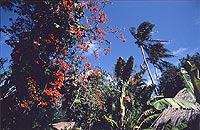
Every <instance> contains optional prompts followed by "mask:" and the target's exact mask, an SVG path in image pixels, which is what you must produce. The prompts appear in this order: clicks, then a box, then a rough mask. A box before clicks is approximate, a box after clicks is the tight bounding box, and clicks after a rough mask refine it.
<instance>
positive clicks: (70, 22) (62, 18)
mask: <svg viewBox="0 0 200 130" xmlns="http://www.w3.org/2000/svg"><path fill="white" fill-rule="evenodd" d="M2 3H3V2H2ZM2 3H1V5H2V6H3V7H6V6H4V5H6V4H2ZM108 3H109V1H108V0H102V1H78V0H62V1H59V0H57V1H50V0H45V1H40V2H38V1H37V2H36V1H33V2H32V1H26V0H24V1H20V2H12V1H8V5H13V7H12V6H9V9H13V10H14V12H15V13H17V15H18V17H17V18H16V20H15V21H14V22H13V23H12V25H11V27H6V26H4V27H3V28H1V31H2V32H4V33H6V34H8V35H9V36H10V38H9V39H8V40H6V44H8V45H10V46H11V47H12V48H13V50H12V53H11V57H12V64H11V71H12V73H11V75H9V76H8V77H7V78H6V79H5V82H4V84H3V85H2V87H1V91H2V92H3V91H4V92H5V93H3V94H2V96H3V97H5V98H2V102H1V105H2V106H3V107H2V111H3V112H4V113H3V114H2V116H1V118H2V122H3V123H2V124H3V125H2V129H22V128H23V129H32V128H35V129H49V128H48V127H49V124H51V123H52V122H53V120H54V119H55V114H56V113H58V112H59V111H60V110H61V109H65V110H66V109H68V107H69V106H71V107H73V103H74V100H75V98H74V95H73V94H75V93H73V92H75V91H76V92H79V90H80V88H79V87H74V86H77V85H82V86H84V84H86V83H87V82H86V81H85V80H86V78H85V77H84V75H86V74H87V71H90V70H92V69H93V67H92V65H91V64H90V63H89V62H88V61H84V60H86V57H85V56H84V55H83V54H84V53H86V52H88V49H89V48H90V46H91V45H92V44H96V45H98V46H100V44H102V47H103V50H104V51H105V53H109V52H110V45H109V44H110V42H108V41H107V40H106V33H107V32H111V33H114V34H116V33H117V32H116V31H114V30H113V29H112V28H109V27H107V26H106V25H105V24H106V22H107V20H108V18H107V16H106V14H105V13H104V12H103V9H104V7H105V5H106V4H108ZM10 20H12V19H10ZM119 38H121V40H122V41H123V42H124V41H125V38H124V36H123V35H122V34H120V35H119ZM94 55H95V57H96V58H98V57H99V55H98V50H94ZM82 63H83V65H84V66H83V67H82V66H81V64H82ZM94 75H96V76H97V77H99V75H100V74H99V73H98V70H96V71H94ZM80 76H82V79H80ZM79 79H80V80H79ZM79 81H80V82H79ZM11 88H12V90H14V91H12V92H13V93H14V94H12V95H11V96H9V97H6V96H5V95H6V94H8V93H9V92H10V90H11ZM6 92H7V93H6ZM70 95H71V96H70ZM71 103H72V104H71ZM98 106H99V108H101V107H102V105H101V102H99V103H98ZM71 107H70V108H71Z"/></svg>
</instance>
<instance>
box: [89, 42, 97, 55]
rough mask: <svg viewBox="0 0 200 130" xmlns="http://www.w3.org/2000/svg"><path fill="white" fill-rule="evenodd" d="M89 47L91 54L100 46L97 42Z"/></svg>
mask: <svg viewBox="0 0 200 130" xmlns="http://www.w3.org/2000/svg"><path fill="white" fill-rule="evenodd" d="M89 46H90V47H89V49H88V53H89V54H93V53H94V51H95V50H98V49H99V46H98V45H97V44H90V45H89Z"/></svg>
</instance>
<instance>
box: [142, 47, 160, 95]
mask: <svg viewBox="0 0 200 130" xmlns="http://www.w3.org/2000/svg"><path fill="white" fill-rule="evenodd" d="M139 47H140V49H141V52H142V56H143V60H144V63H145V65H146V67H147V71H148V74H149V77H150V80H151V82H152V84H153V85H155V82H154V80H153V76H152V74H151V70H150V68H149V65H148V63H147V60H146V56H145V54H144V48H143V47H142V46H141V45H140V46H139ZM155 93H156V95H158V90H157V88H155Z"/></svg>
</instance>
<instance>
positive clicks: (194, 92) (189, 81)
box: [150, 61, 200, 110]
mask: <svg viewBox="0 0 200 130" xmlns="http://www.w3.org/2000/svg"><path fill="white" fill-rule="evenodd" d="M187 63H188V68H187V70H188V71H186V69H185V68H181V74H182V77H183V80H184V83H185V87H186V89H187V92H188V94H189V95H190V96H191V98H192V99H193V100H196V101H197V102H198V101H199V100H200V99H199V95H200V78H199V69H198V68H197V66H196V65H195V64H194V62H193V61H187ZM150 104H151V105H153V106H154V107H155V108H156V109H157V110H163V109H165V108H167V107H169V106H171V107H173V108H185V109H194V110H198V109H200V108H198V107H197V106H196V105H195V104H193V103H190V102H188V101H186V100H180V99H175V98H162V99H160V100H157V101H154V102H151V103H150Z"/></svg>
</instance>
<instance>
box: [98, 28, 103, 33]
mask: <svg viewBox="0 0 200 130" xmlns="http://www.w3.org/2000/svg"><path fill="white" fill-rule="evenodd" d="M97 30H98V32H99V33H100V34H102V33H104V32H105V31H104V30H103V29H101V28H98V29H97Z"/></svg>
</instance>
